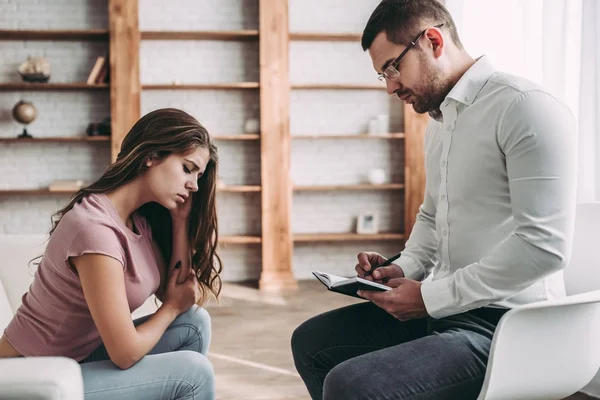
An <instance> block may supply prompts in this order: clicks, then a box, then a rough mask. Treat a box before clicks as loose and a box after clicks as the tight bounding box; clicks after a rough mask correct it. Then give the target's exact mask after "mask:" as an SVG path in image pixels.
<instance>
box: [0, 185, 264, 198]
mask: <svg viewBox="0 0 600 400" xmlns="http://www.w3.org/2000/svg"><path fill="white" fill-rule="evenodd" d="M260 189H261V188H260V186H257V185H231V186H225V187H219V188H217V191H218V192H230V193H248V192H260ZM72 193H75V192H74V191H73V190H64V191H63V190H61V191H56V190H52V191H51V190H49V189H48V188H37V189H0V196H1V195H9V196H35V195H41V194H72Z"/></svg>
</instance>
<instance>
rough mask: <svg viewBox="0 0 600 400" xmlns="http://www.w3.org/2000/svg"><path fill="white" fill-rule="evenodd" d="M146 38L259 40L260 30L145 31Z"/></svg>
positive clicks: (143, 36) (143, 34)
mask: <svg viewBox="0 0 600 400" xmlns="http://www.w3.org/2000/svg"><path fill="white" fill-rule="evenodd" d="M140 34H141V37H142V39H144V40H257V39H258V30H241V31H143V32H140Z"/></svg>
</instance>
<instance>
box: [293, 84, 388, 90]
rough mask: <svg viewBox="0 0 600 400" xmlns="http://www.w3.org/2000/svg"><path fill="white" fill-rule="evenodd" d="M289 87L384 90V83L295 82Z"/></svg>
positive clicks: (303, 88)
mask: <svg viewBox="0 0 600 400" xmlns="http://www.w3.org/2000/svg"><path fill="white" fill-rule="evenodd" d="M291 87H292V89H302V90H385V85H384V84H381V85H379V84H373V85H361V84H341V83H295V84H293V85H291Z"/></svg>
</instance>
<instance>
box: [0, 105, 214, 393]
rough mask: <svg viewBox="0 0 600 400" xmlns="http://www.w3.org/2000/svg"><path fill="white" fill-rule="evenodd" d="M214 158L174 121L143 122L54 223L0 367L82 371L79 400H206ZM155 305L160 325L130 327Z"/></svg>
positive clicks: (7, 335) (177, 114) (200, 130)
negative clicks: (26, 363) (62, 361)
mask: <svg viewBox="0 0 600 400" xmlns="http://www.w3.org/2000/svg"><path fill="white" fill-rule="evenodd" d="M217 164H218V159H217V149H216V147H215V146H214V145H213V143H212V142H211V138H210V136H209V134H208V132H207V131H206V129H205V128H204V127H203V126H202V125H201V124H200V123H199V122H198V121H196V119H194V118H193V117H191V116H190V115H188V114H186V113H185V112H183V111H180V110H176V109H161V110H157V111H154V112H151V113H149V114H147V115H146V116H144V117H143V118H141V119H140V120H139V121H138V122H137V123H136V124H135V125H134V126H133V128H132V129H131V131H130V132H129V133H128V134H127V136H126V137H125V139H124V140H123V144H122V146H121V152H120V153H119V155H118V157H117V160H116V162H115V163H113V164H112V165H111V166H110V167H109V168H108V169H107V170H106V172H105V173H104V174H103V175H102V177H101V178H100V179H99V180H98V181H96V182H95V183H93V184H92V185H90V186H88V187H86V188H83V189H81V190H80V191H79V192H77V193H76V194H75V196H74V197H73V199H72V200H71V202H70V203H69V204H68V205H67V206H66V207H65V208H63V209H62V210H60V211H59V212H57V213H56V215H55V217H56V219H55V220H54V223H53V226H52V229H51V231H50V238H49V241H48V244H47V247H46V251H45V252H44V255H43V257H42V259H41V262H40V264H39V267H38V269H37V271H36V274H35V277H34V280H33V283H32V285H31V287H30V289H29V291H28V293H27V294H26V295H25V296H24V297H23V302H22V305H21V307H20V308H19V309H18V311H17V313H16V315H15V317H14V318H13V320H12V321H11V322H10V324H9V325H8V327H7V328H6V330H5V332H4V336H2V338H1V339H0V357H19V356H25V357H27V356H51V355H52V356H65V357H70V358H73V359H75V360H77V361H79V362H80V363H81V369H82V374H83V382H84V389H85V396H86V399H100V398H111V399H112V400H116V399H183V398H185V399H213V398H214V397H215V394H214V391H215V389H214V374H213V370H212V366H211V364H210V362H209V361H208V360H207V358H206V353H207V350H208V346H209V342H210V318H209V316H208V313H207V312H206V311H205V310H204V309H202V308H199V306H198V305H197V304H202V303H203V302H204V300H205V299H206V298H207V297H208V295H214V296H215V297H217V296H218V294H219V292H220V288H221V280H220V277H219V274H220V272H221V259H220V258H219V256H218V255H217V253H216V246H217V241H218V235H217V215H216V205H215V191H216V189H215V187H216V177H217ZM152 294H155V295H156V297H157V298H158V299H159V300H160V301H161V302H162V305H161V306H160V308H159V309H158V310H157V311H156V313H154V314H152V315H150V316H147V317H144V318H141V319H138V320H135V321H132V318H131V312H132V311H133V310H135V309H136V308H138V307H139V306H140V305H142V304H143V303H144V302H145V301H146V300H147V299H148V298H149V297H150V296H151V295H152Z"/></svg>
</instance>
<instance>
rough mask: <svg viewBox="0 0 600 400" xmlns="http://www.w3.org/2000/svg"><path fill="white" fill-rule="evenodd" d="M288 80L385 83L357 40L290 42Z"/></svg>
mask: <svg viewBox="0 0 600 400" xmlns="http://www.w3.org/2000/svg"><path fill="white" fill-rule="evenodd" d="M307 60H310V64H308V63H307ZM290 82H292V84H297V83H339V84H366V85H373V84H375V85H377V84H379V85H381V87H382V88H384V86H385V85H384V84H383V82H380V81H379V80H378V79H377V73H376V72H375V70H374V69H373V66H372V64H371V58H370V57H369V54H368V53H367V52H365V51H363V49H362V48H361V47H360V43H358V42H301V41H293V42H290ZM382 90H383V89H382Z"/></svg>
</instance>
